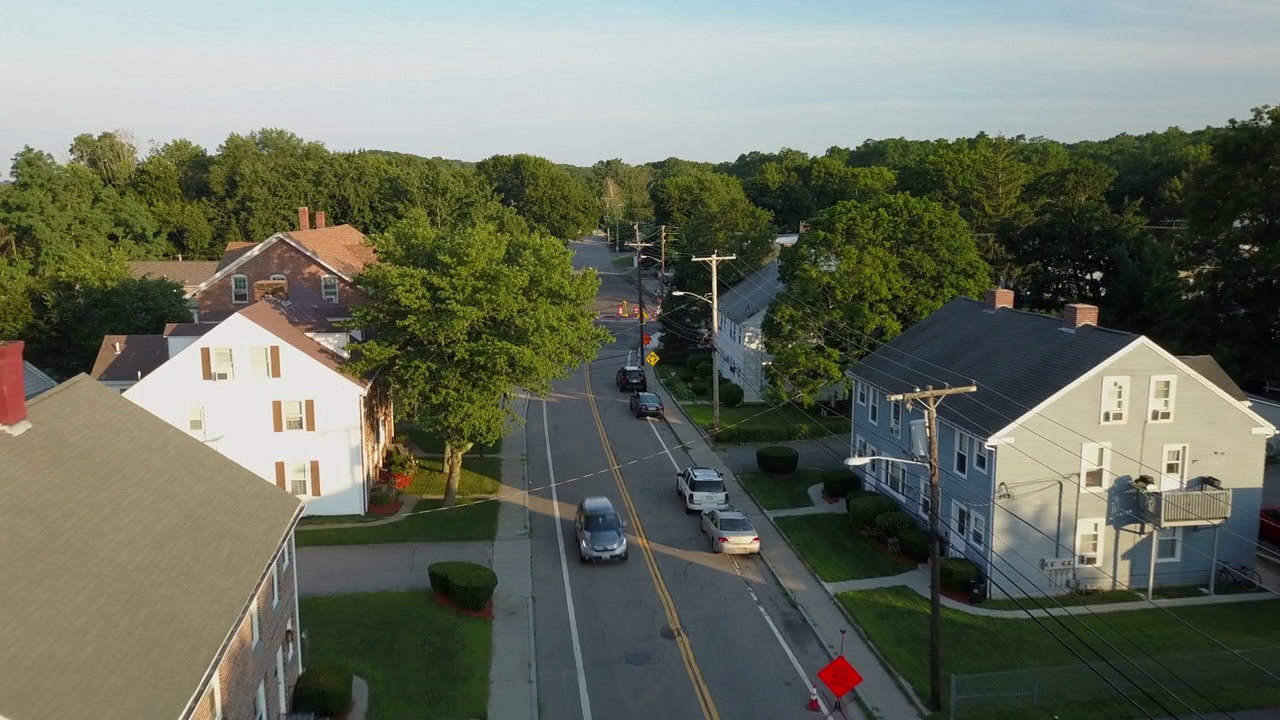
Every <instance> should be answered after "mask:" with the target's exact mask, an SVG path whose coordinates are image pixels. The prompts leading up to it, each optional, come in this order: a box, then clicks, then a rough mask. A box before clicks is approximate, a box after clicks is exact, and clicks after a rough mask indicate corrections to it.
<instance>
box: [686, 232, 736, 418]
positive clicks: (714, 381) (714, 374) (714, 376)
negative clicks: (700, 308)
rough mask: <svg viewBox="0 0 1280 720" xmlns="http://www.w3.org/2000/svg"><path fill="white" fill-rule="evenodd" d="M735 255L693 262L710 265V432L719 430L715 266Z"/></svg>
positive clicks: (717, 306)
mask: <svg viewBox="0 0 1280 720" xmlns="http://www.w3.org/2000/svg"><path fill="white" fill-rule="evenodd" d="M737 259H738V256H737V255H720V254H718V253H715V252H713V253H711V257H696V258H693V260H694V261H695V262H704V263H708V264H710V265H711V432H713V433H717V432H720V347H719V346H718V345H716V335H717V334H718V333H719V331H720V283H719V282H718V281H719V276H718V275H717V272H716V271H717V267H718V266H719V265H720V261H721V260H737Z"/></svg>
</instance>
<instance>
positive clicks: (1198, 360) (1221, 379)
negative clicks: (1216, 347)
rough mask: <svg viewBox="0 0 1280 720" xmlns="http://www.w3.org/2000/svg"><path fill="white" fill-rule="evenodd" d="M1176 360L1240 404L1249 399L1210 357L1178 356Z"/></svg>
mask: <svg viewBox="0 0 1280 720" xmlns="http://www.w3.org/2000/svg"><path fill="white" fill-rule="evenodd" d="M1178 359H1179V360H1181V361H1182V363H1183V364H1184V365H1186V366H1187V367H1189V368H1191V369H1192V370H1195V371H1196V374H1197V375H1199V376H1200V377H1202V378H1204V379H1205V380H1208V381H1209V382H1211V383H1213V384H1214V385H1217V386H1218V387H1219V388H1220V389H1221V390H1222V391H1223V392H1225V393H1226V394H1228V395H1230V396H1231V397H1232V398H1233V399H1235V400H1239V401H1240V402H1246V401H1247V400H1248V399H1249V396H1248V395H1245V394H1244V391H1243V390H1241V389H1240V386H1239V385H1237V384H1236V381H1235V380H1232V379H1231V376H1230V375H1228V374H1227V371H1226V370H1223V369H1222V366H1221V365H1219V364H1218V361H1217V360H1214V359H1213V356H1212V355H1179V356H1178Z"/></svg>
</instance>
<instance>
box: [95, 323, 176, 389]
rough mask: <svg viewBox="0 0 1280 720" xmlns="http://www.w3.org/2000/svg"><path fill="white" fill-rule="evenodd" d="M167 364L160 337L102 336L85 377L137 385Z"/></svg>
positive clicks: (165, 348)
mask: <svg viewBox="0 0 1280 720" xmlns="http://www.w3.org/2000/svg"><path fill="white" fill-rule="evenodd" d="M168 360H169V341H167V340H165V337H164V336H163V335H106V336H104V337H103V338H102V345H100V346H98V357H97V359H96V360H94V362H93V369H92V370H90V371H89V376H90V377H92V378H93V379H95V380H101V381H103V382H129V381H135V382H136V381H137V380H140V379H142V378H143V377H145V376H147V375H150V374H151V371H153V370H155V369H156V368H158V367H160V366H161V365H163V364H165V362H167V361H168Z"/></svg>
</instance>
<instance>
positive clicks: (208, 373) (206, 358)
mask: <svg viewBox="0 0 1280 720" xmlns="http://www.w3.org/2000/svg"><path fill="white" fill-rule="evenodd" d="M200 374H201V375H203V376H204V379H205V380H212V379H213V356H212V355H211V354H210V352H209V348H207V347H202V348H200Z"/></svg>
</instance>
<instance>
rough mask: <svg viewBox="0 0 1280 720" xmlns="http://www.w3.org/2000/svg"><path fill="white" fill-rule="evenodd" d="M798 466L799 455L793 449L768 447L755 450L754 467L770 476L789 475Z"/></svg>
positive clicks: (777, 446)
mask: <svg viewBox="0 0 1280 720" xmlns="http://www.w3.org/2000/svg"><path fill="white" fill-rule="evenodd" d="M799 466H800V453H799V452H797V451H796V449H795V448H789V447H783V446H781V445H770V446H768V447H762V448H759V449H757V450H756V467H758V468H760V469H761V470H763V471H764V472H767V473H769V474H770V475H790V474H791V473H793V472H795V471H796V468H797V467H799Z"/></svg>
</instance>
